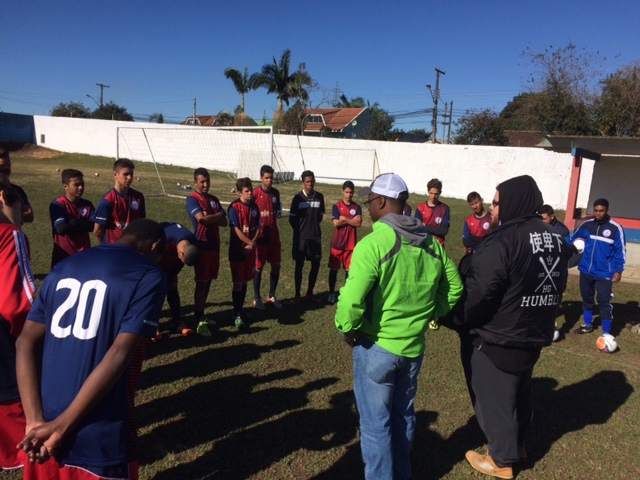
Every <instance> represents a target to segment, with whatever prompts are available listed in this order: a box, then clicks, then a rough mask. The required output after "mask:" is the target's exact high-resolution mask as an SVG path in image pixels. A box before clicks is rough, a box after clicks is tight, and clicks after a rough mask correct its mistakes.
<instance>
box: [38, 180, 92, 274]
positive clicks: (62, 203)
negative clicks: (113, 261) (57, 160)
mask: <svg viewBox="0 0 640 480" xmlns="http://www.w3.org/2000/svg"><path fill="white" fill-rule="evenodd" d="M61 177H62V187H63V188H64V195H62V196H61V197H58V198H56V199H55V200H54V201H52V202H51V204H50V205H49V217H50V218H51V228H52V230H53V252H52V254H51V268H53V267H54V266H55V265H56V264H57V263H58V262H61V261H62V260H64V259H65V258H67V257H70V256H71V255H73V254H74V253H78V252H81V251H82V250H86V249H87V248H91V238H90V237H89V233H91V232H93V228H94V224H93V221H92V220H91V216H92V214H93V211H94V207H93V203H91V202H90V201H89V200H85V199H84V198H82V195H83V194H84V176H83V175H82V172H81V171H80V170H75V169H73V168H68V169H65V170H63V171H62V175H61Z"/></svg>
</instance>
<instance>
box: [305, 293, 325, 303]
mask: <svg viewBox="0 0 640 480" xmlns="http://www.w3.org/2000/svg"><path fill="white" fill-rule="evenodd" d="M304 299H305V300H306V301H307V302H311V303H322V300H320V299H319V298H318V297H316V296H315V295H314V294H312V293H309V294H307V295H305V296H304Z"/></svg>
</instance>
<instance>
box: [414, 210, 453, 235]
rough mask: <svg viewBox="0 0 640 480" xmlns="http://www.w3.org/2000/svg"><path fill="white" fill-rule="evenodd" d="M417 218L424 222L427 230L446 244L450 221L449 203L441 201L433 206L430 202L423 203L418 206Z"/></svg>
mask: <svg viewBox="0 0 640 480" xmlns="http://www.w3.org/2000/svg"><path fill="white" fill-rule="evenodd" d="M416 218H417V219H418V220H420V221H421V222H422V224H423V225H424V226H425V229H426V230H427V232H429V233H430V234H431V235H433V236H434V237H435V238H436V239H437V240H438V241H439V242H440V243H441V244H442V245H444V237H445V236H446V235H447V233H448V232H449V223H450V212H449V206H448V205H446V204H444V203H442V202H440V203H438V205H436V206H435V207H431V206H429V203H428V202H424V203H421V204H420V205H418V207H417V208H416Z"/></svg>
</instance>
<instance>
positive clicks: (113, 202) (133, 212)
mask: <svg viewBox="0 0 640 480" xmlns="http://www.w3.org/2000/svg"><path fill="white" fill-rule="evenodd" d="M146 216H147V211H146V208H145V202H144V195H143V194H142V193H141V192H138V191H137V190H134V189H133V188H130V189H129V191H128V192H127V194H126V195H123V194H121V193H120V192H118V191H117V190H116V189H115V188H112V189H111V190H109V191H108V192H107V194H106V195H105V196H104V197H103V198H102V200H100V203H99V204H98V208H96V211H95V214H94V216H93V221H94V222H95V223H97V224H98V225H103V226H104V227H105V230H106V232H105V233H106V235H105V243H115V242H116V240H118V239H119V238H120V237H121V236H122V231H123V230H124V229H125V228H126V227H127V225H129V224H130V223H131V222H133V221H134V220H137V219H139V218H146Z"/></svg>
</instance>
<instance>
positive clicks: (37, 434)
mask: <svg viewBox="0 0 640 480" xmlns="http://www.w3.org/2000/svg"><path fill="white" fill-rule="evenodd" d="M10 173H11V163H10V158H9V155H8V152H6V151H0V257H2V259H3V265H5V267H6V268H5V278H4V279H3V285H2V287H3V288H2V290H3V292H2V298H1V299H0V300H1V301H0V327H1V328H0V360H1V361H0V420H1V422H0V430H1V431H2V435H1V437H2V438H1V439H0V467H1V468H17V467H19V466H21V465H22V464H25V478H28V479H29V478H30V479H44V478H64V479H85V478H86V479H89V478H96V477H99V478H132V479H135V478H137V469H138V467H137V458H138V454H137V451H136V433H135V431H136V429H135V422H134V415H133V397H134V393H135V389H136V387H137V382H138V379H139V375H140V371H141V365H142V359H143V357H144V338H145V337H146V338H153V339H156V338H158V336H159V335H160V331H159V324H158V319H159V317H160V311H161V308H162V304H163V301H164V299H165V296H166V299H167V302H168V304H169V307H170V311H171V322H170V329H171V330H172V331H173V332H174V333H177V334H181V335H190V334H193V333H195V332H194V329H195V331H196V332H197V333H199V334H201V335H203V336H210V335H211V329H210V327H211V326H212V325H214V324H215V321H214V320H213V319H211V318H209V317H207V315H206V314H205V303H206V300H207V297H208V295H209V290H210V287H211V282H212V281H213V280H215V279H216V278H217V277H218V272H219V268H220V227H226V226H230V227H231V228H230V231H231V234H230V241H229V263H230V268H231V274H232V282H233V291H232V300H233V312H234V323H235V326H236V327H237V328H238V329H244V328H246V327H247V326H248V325H249V323H250V318H249V316H248V315H247V314H246V313H245V311H244V308H243V306H244V304H245V298H246V293H247V288H248V284H249V283H250V282H251V283H252V285H253V294H254V299H253V306H254V307H255V308H256V309H260V310H261V309H265V308H266V307H267V306H271V307H273V308H275V309H282V308H283V305H282V303H281V302H280V301H279V300H278V297H277V295H276V290H277V286H278V281H279V277H280V267H281V260H282V245H281V241H280V233H279V230H278V224H277V219H279V218H281V216H282V203H281V198H280V193H279V191H278V190H277V189H276V188H274V187H273V180H274V178H273V175H274V171H273V169H272V168H271V167H269V166H266V165H265V166H263V167H262V168H261V170H260V182H261V184H260V186H258V187H257V188H253V184H252V182H251V180H250V179H249V178H241V179H239V180H238V181H237V182H236V186H235V188H236V192H237V194H238V199H237V200H235V201H233V202H232V203H231V204H230V205H229V207H228V209H227V210H225V209H224V208H223V207H222V205H221V203H220V200H219V199H218V198H217V197H216V196H215V195H213V194H211V193H210V186H211V179H210V176H209V173H208V172H207V170H206V169H204V168H198V169H196V170H195V171H194V191H193V192H192V193H191V194H190V195H189V196H188V197H187V199H186V209H187V212H188V215H189V218H190V219H191V222H192V226H193V232H192V231H190V230H189V229H188V228H186V227H184V226H183V225H180V224H179V223H175V222H164V223H160V224H158V223H156V222H154V221H151V220H145V217H146V206H145V198H144V195H143V194H142V193H141V192H138V191H137V190H135V189H133V188H132V187H131V184H132V181H133V179H134V164H133V163H132V162H131V161H130V160H127V159H120V160H118V161H116V162H115V164H114V168H113V177H114V187H113V188H112V189H111V190H110V191H109V192H108V193H107V194H106V195H105V196H104V197H103V198H102V200H101V201H100V203H99V204H98V206H97V208H96V207H94V205H93V204H92V203H91V202H90V201H88V200H86V199H84V198H83V194H84V178H83V174H82V172H80V171H79V170H75V169H67V170H64V171H63V172H62V184H63V188H64V195H62V196H60V197H59V198H57V199H55V200H54V201H52V202H51V205H50V218H51V225H52V229H53V239H54V247H53V252H52V261H51V264H52V272H51V274H50V275H49V276H47V278H46V279H45V282H44V284H43V287H42V291H41V293H40V295H39V296H38V298H37V300H35V303H34V299H35V291H36V285H35V281H34V278H33V275H32V273H31V269H30V266H29V258H28V257H29V253H28V249H29V247H28V242H27V240H26V237H25V236H24V234H23V233H22V232H21V229H20V227H21V225H22V224H23V223H24V222H29V221H33V210H32V208H31V206H30V204H29V201H28V198H27V196H26V194H25V193H24V191H23V190H22V189H21V188H20V187H18V186H16V185H13V184H11V182H10V181H9V175H10ZM301 179H302V190H301V191H300V192H299V193H298V194H296V195H295V196H294V198H293V199H292V202H291V207H290V213H289V217H288V219H289V223H290V225H291V227H292V230H293V243H292V257H293V260H294V262H295V296H294V299H293V304H296V305H297V304H300V303H301V302H309V303H314V304H320V303H322V300H321V299H320V298H318V297H317V296H316V295H315V294H314V288H315V284H316V280H317V277H318V274H319V270H320V261H321V252H322V235H321V227H320V225H321V222H322V219H323V217H324V215H325V202H324V197H323V195H322V194H321V193H320V192H317V191H316V190H315V176H314V174H313V172H311V171H305V172H303V173H302V175H301ZM427 189H428V195H429V198H428V200H427V201H426V202H424V203H422V204H421V205H419V206H417V208H416V211H415V217H416V218H417V219H419V220H420V222H422V224H423V225H424V227H425V230H426V231H427V232H428V233H430V234H431V235H432V236H433V237H434V238H436V239H437V240H438V242H440V243H441V244H442V246H444V244H445V237H446V235H447V233H448V230H449V225H450V211H449V207H448V206H447V205H446V204H444V203H442V202H440V200H439V197H440V194H441V193H442V183H441V181H440V180H438V179H432V180H431V181H429V183H428V184H427ZM354 190H355V187H354V184H353V183H352V182H350V181H347V182H345V183H344V184H343V185H342V197H343V198H342V200H340V201H339V202H338V203H336V204H335V205H333V208H332V221H333V225H334V227H335V229H334V233H333V236H332V238H331V250H330V251H331V253H330V258H329V290H330V291H329V295H328V298H327V302H328V303H330V304H332V303H335V302H336V300H337V292H336V284H337V277H338V272H339V271H340V269H342V268H344V269H345V270H346V271H347V274H348V271H349V267H350V263H351V256H352V254H353V251H354V249H355V246H356V243H357V229H358V228H359V227H360V226H361V225H362V208H361V207H360V206H359V205H358V204H357V203H355V202H354V201H353V195H354ZM376 198H377V197H375V196H373V198H369V199H368V200H367V201H366V202H365V204H364V205H365V206H367V205H368V204H370V203H371V202H374V201H376ZM467 200H468V203H469V207H470V208H471V210H472V214H471V215H469V216H468V217H467V218H466V219H465V223H464V229H463V244H464V246H465V248H466V252H467V253H471V252H473V250H474V249H475V248H476V247H477V246H478V244H479V243H480V242H481V240H482V238H483V237H485V236H486V235H488V234H489V231H490V228H492V216H491V214H490V213H489V212H487V211H486V210H485V208H484V202H483V199H482V197H481V196H480V195H479V194H478V193H477V192H471V193H470V194H469V195H468V197H467ZM494 205H495V202H494ZM602 210H604V213H602V212H601V211H602ZM607 211H608V204H607V205H606V208H603V206H602V205H595V207H594V213H595V214H596V220H597V221H598V222H602V221H609V218H608V216H607V215H606V213H607ZM411 212H412V209H411V207H410V206H408V205H405V207H404V211H403V213H404V215H407V216H411ZM598 215H600V216H598ZM541 216H542V217H543V219H544V220H545V222H547V223H550V224H551V225H552V226H554V227H555V228H556V230H557V231H558V233H560V234H561V235H562V236H563V237H567V236H568V234H569V232H568V229H566V227H565V226H564V225H562V224H561V223H560V222H559V221H558V220H557V219H556V218H555V216H554V212H553V209H551V207H549V206H548V205H546V206H544V207H543V210H542V212H541ZM579 232H580V231H579ZM579 232H578V233H577V234H575V235H579ZM91 234H93V235H94V236H95V238H96V240H97V242H98V243H99V244H100V245H99V246H98V247H95V248H91V238H90V235H91ZM575 235H574V238H575ZM603 235H605V236H608V235H611V233H609V234H607V233H604V234H603ZM583 237H584V235H583ZM586 237H588V232H587V234H586ZM621 242H622V244H624V237H622V238H621ZM70 257H72V258H70ZM67 259H68V260H67ZM306 262H310V271H309V275H308V283H307V289H306V292H305V294H304V295H303V294H302V280H303V270H304V265H305V263H306ZM267 263H269V264H270V267H271V268H270V272H269V273H270V275H269V290H268V294H267V296H266V297H264V299H263V297H262V294H261V281H262V272H263V270H264V269H265V267H266V266H267ZM156 264H157V265H159V266H160V270H159V269H158V268H156V267H155V265H156ZM184 265H188V266H193V267H194V271H195V281H196V287H195V292H194V307H195V308H194V310H195V314H194V322H193V327H195V328H194V329H192V328H191V327H190V326H189V325H187V324H186V323H185V322H184V321H183V320H182V319H181V314H180V311H181V306H180V297H179V294H178V288H177V287H178V283H177V279H178V274H179V273H180V271H181V270H182V268H183V266H184ZM54 267H55V268H54ZM623 267H624V265H623V264H622V265H621V266H619V269H618V271H621V269H622V268H623ZM94 277H95V278H94ZM619 278H620V275H619V274H617V276H616V277H615V278H614V279H613V281H614V282H616V281H619ZM589 281H591V279H590V277H589V278H587V276H585V280H584V282H583V280H582V278H581V287H583V285H582V284H583V283H584V284H585V286H584V288H585V289H587V287H588V286H589V285H590V284H588V282H589ZM596 289H597V290H598V293H599V294H600V290H603V292H604V293H607V291H606V289H605V288H604V287H603V286H602V285H601V284H600V283H594V284H593V285H592V286H591V287H590V291H591V299H592V298H593V295H594V291H595V290H596ZM608 293H609V296H610V289H609V290H608ZM605 296H606V295H604V294H603V295H598V300H599V301H600V302H601V304H602V303H604V302H605V301H606V300H608V298H607V299H605V298H604V297H605ZM601 297H602V298H601ZM123 299H124V300H123ZM592 303H593V302H592ZM32 305H33V306H32ZM88 310H90V312H88ZM591 310H593V304H591ZM105 312H106V313H105ZM601 312H602V310H601ZM604 313H605V316H606V314H607V313H609V315H610V312H609V311H607V310H606V308H605V311H604ZM27 319H28V320H29V321H27ZM591 320H592V317H591V316H588V315H587V312H586V311H585V325H583V326H582V327H581V328H580V329H579V332H578V333H590V332H591V331H593V328H592V326H591ZM101 323H102V325H101ZM432 328H437V324H433V325H432ZM603 329H605V330H608V329H610V318H609V319H606V318H605V319H603ZM21 331H22V335H20V333H21ZM98 332H100V334H98ZM19 335H20V338H19V339H18V341H16V338H18V336H19ZM78 359H84V360H83V361H81V362H78ZM16 372H17V375H16ZM62 375H71V376H72V377H73V378H74V379H75V380H70V381H69V382H66V381H62V382H60V381H59V380H60V378H62ZM101 422H102V423H101ZM96 425H98V426H96ZM71 431H73V432H74V433H73V435H69V432H71ZM25 432H27V435H26V437H25ZM97 438H102V439H103V440H101V441H100V442H98V441H97V440H96V439H97ZM104 439H106V440H104ZM16 444H18V446H19V447H20V448H19V449H16ZM25 453H26V455H27V457H25V456H24V455H25ZM50 457H55V461H49V462H47V460H49V458H50ZM27 458H28V459H29V461H26V459H27Z"/></svg>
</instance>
